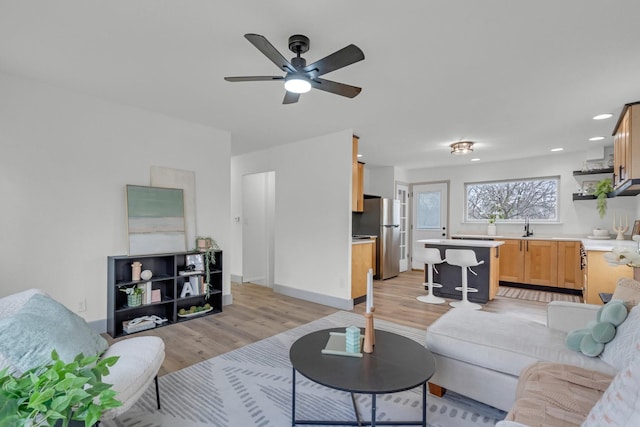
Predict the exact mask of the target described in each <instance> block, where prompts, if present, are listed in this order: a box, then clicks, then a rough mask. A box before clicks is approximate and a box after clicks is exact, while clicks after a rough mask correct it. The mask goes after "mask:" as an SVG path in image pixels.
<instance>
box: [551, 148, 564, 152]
mask: <svg viewBox="0 0 640 427" xmlns="http://www.w3.org/2000/svg"><path fill="white" fill-rule="evenodd" d="M562 150H564V148H552V149H551V151H562Z"/></svg>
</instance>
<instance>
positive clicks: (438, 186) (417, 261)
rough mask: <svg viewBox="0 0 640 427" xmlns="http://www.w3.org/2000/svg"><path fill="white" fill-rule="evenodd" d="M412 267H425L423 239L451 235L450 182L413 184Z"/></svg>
mask: <svg viewBox="0 0 640 427" xmlns="http://www.w3.org/2000/svg"><path fill="white" fill-rule="evenodd" d="M411 230H412V233H411V240H412V242H413V250H412V251H411V254H412V256H411V268H414V269H417V270H423V269H424V262H422V261H421V257H420V253H421V252H422V250H423V249H424V244H422V243H416V241H417V240H421V239H446V238H447V236H448V235H449V182H448V181H447V182H434V183H430V184H413V185H412V186H411Z"/></svg>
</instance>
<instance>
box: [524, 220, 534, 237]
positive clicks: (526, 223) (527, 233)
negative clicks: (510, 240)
mask: <svg viewBox="0 0 640 427" xmlns="http://www.w3.org/2000/svg"><path fill="white" fill-rule="evenodd" d="M529 236H533V231H531V229H530V228H529V217H528V216H526V217H525V218H524V234H523V235H522V237H529Z"/></svg>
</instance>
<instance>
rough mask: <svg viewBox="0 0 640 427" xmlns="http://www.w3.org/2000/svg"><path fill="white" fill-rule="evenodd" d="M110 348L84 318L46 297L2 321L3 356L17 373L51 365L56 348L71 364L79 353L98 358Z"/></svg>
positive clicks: (0, 342) (0, 349) (0, 346)
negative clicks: (53, 351) (46, 364)
mask: <svg viewBox="0 0 640 427" xmlns="http://www.w3.org/2000/svg"><path fill="white" fill-rule="evenodd" d="M107 347H108V344H107V341H106V340H105V339H104V338H102V337H101V336H100V334H98V333H97V332H95V331H93V330H92V329H91V328H90V327H89V325H87V323H86V322H85V321H84V319H83V318H82V317H80V316H78V315H77V314H75V313H73V312H71V311H70V310H69V309H67V308H66V307H65V306H64V305H62V304H60V303H59V302H57V301H55V300H54V299H52V298H51V297H49V296H46V295H40V294H37V295H34V296H33V297H31V298H30V299H29V301H27V302H26V303H25V305H24V306H23V307H22V309H20V311H19V312H17V313H16V314H14V315H13V316H9V317H7V318H4V319H0V354H1V355H2V357H3V358H4V359H6V360H7V361H9V363H10V364H11V365H12V367H13V369H12V371H13V372H14V373H16V374H19V373H21V372H24V371H26V370H29V369H31V368H34V367H36V366H39V365H42V364H45V363H47V362H49V361H50V360H51V351H52V350H54V349H55V350H56V351H57V352H58V354H59V355H60V358H61V359H62V360H64V361H66V362H70V361H72V360H73V358H74V357H75V356H76V355H77V354H78V353H83V354H84V355H85V356H94V355H98V354H102V353H103V352H104V351H105V350H106V349H107Z"/></svg>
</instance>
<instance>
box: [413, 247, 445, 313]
mask: <svg viewBox="0 0 640 427" xmlns="http://www.w3.org/2000/svg"><path fill="white" fill-rule="evenodd" d="M444 261H445V260H443V259H442V258H440V251H439V250H438V249H436V248H426V249H425V252H424V264H425V267H426V268H427V283H423V284H422V285H423V286H428V288H429V293H428V294H427V295H420V296H419V297H416V299H417V300H418V301H422V302H426V303H429V304H442V303H443V302H445V300H444V298H440V297H437V296H435V295H434V294H433V288H441V287H442V285H441V284H440V283H433V270H436V273H437V272H438V270H437V269H436V264H442V263H443V262H444Z"/></svg>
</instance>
